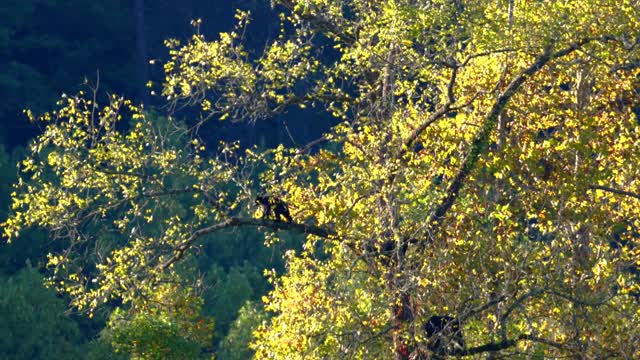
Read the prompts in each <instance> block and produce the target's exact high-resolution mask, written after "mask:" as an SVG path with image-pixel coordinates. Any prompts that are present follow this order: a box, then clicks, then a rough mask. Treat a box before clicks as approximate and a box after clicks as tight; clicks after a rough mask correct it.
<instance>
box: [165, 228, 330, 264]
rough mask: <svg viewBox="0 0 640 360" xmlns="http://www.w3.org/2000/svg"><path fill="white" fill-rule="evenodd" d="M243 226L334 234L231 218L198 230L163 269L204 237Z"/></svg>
mask: <svg viewBox="0 0 640 360" xmlns="http://www.w3.org/2000/svg"><path fill="white" fill-rule="evenodd" d="M241 226H256V227H258V226H262V227H266V228H270V229H273V230H290V231H295V232H299V233H303V234H312V235H316V236H320V237H323V238H327V237H330V236H332V235H333V234H334V233H333V231H331V230H326V229H323V228H319V227H316V226H311V225H306V224H297V223H288V222H282V221H274V220H266V219H253V218H237V217H231V218H228V219H226V220H224V221H222V222H220V223H217V224H214V225H211V226H207V227H204V228H202V229H199V230H196V231H195V232H194V233H193V234H191V236H189V238H188V239H187V240H185V241H184V242H183V243H182V244H181V245H180V246H179V247H178V248H177V249H176V250H175V253H174V255H173V256H172V257H171V258H170V259H169V260H167V261H166V262H165V263H164V264H162V265H161V268H162V269H163V270H164V269H167V268H168V267H170V266H171V265H172V264H173V263H175V262H176V261H178V260H180V259H182V257H183V256H184V254H185V252H186V251H187V250H188V249H189V248H190V247H191V246H192V245H193V244H194V243H195V242H196V241H197V240H198V239H199V238H200V237H202V236H205V235H208V234H211V233H214V232H217V231H220V230H224V229H228V228H235V227H241Z"/></svg>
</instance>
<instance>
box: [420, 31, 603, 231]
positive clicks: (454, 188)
mask: <svg viewBox="0 0 640 360" xmlns="http://www.w3.org/2000/svg"><path fill="white" fill-rule="evenodd" d="M594 40H596V39H595V38H585V39H582V40H580V41H578V42H576V43H573V44H571V45H570V46H568V47H567V48H565V49H562V50H559V51H557V52H555V53H552V52H551V48H550V47H548V48H546V49H545V50H544V52H543V53H542V54H540V55H539V56H538V57H537V58H536V60H535V61H534V62H533V64H531V65H530V66H529V67H528V68H526V69H524V70H522V71H521V72H520V74H518V75H517V76H516V77H515V78H514V79H513V80H511V82H510V83H509V85H507V87H506V88H505V90H504V91H503V92H502V93H501V94H500V95H498V98H497V99H496V102H495V103H494V104H493V106H492V107H491V110H490V111H489V112H488V113H487V115H486V116H485V120H484V125H483V127H482V129H481V130H480V133H479V134H478V136H476V138H475V139H474V140H473V142H472V144H471V149H470V151H469V153H468V155H467V156H466V158H465V159H464V162H463V164H462V167H461V169H460V171H458V174H457V175H456V176H455V178H454V179H453V181H452V182H451V184H450V185H449V187H448V188H447V190H446V192H445V196H444V199H443V200H442V201H441V202H440V205H438V207H437V208H436V210H435V211H434V212H433V214H432V215H431V217H430V218H429V222H428V224H429V227H430V228H431V234H434V233H435V232H436V231H435V230H436V229H437V227H438V226H439V224H440V223H441V221H442V219H443V218H444V216H445V215H446V214H447V212H448V211H449V210H450V209H451V207H452V206H453V204H454V202H455V200H456V199H457V197H458V194H459V193H460V190H462V188H463V187H464V181H465V180H466V178H467V176H469V174H470V173H471V171H473V169H474V168H475V166H476V165H477V163H478V160H479V159H480V155H482V154H484V153H486V151H487V148H488V140H489V136H490V135H491V131H493V129H495V128H496V125H497V121H498V118H499V116H500V113H502V111H503V110H504V108H505V107H506V106H507V104H508V103H509V100H511V98H512V97H513V96H514V95H515V94H516V92H517V91H518V90H519V89H520V87H521V86H522V84H524V82H525V81H526V80H527V79H529V78H530V77H532V76H533V75H535V74H536V73H537V72H538V71H539V70H540V69H542V68H543V67H544V66H545V65H546V64H547V63H549V62H550V61H551V60H554V59H557V58H560V57H563V56H566V55H568V54H571V53H572V52H574V51H576V50H577V49H579V48H580V47H582V46H584V45H585V44H588V43H590V42H592V41H594ZM430 238H431V240H432V235H430ZM428 241H430V240H428Z"/></svg>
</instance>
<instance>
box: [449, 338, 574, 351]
mask: <svg viewBox="0 0 640 360" xmlns="http://www.w3.org/2000/svg"><path fill="white" fill-rule="evenodd" d="M521 340H529V341H534V342H538V343H541V344H545V345H549V346H552V347H555V348H558V349H562V348H563V345H562V344H560V343H557V342H555V341H550V340H547V339H541V338H538V337H536V336H533V335H529V334H521V335H519V336H518V337H516V338H515V339H509V340H504V341H501V342H498V343H489V344H484V345H481V346H476V347H473V348H470V349H466V350H464V351H461V352H460V353H459V354H456V355H459V356H469V355H475V354H482V353H485V352H489V351H500V350H504V349H508V348H510V347H513V346H515V345H516V344H517V343H518V341H521Z"/></svg>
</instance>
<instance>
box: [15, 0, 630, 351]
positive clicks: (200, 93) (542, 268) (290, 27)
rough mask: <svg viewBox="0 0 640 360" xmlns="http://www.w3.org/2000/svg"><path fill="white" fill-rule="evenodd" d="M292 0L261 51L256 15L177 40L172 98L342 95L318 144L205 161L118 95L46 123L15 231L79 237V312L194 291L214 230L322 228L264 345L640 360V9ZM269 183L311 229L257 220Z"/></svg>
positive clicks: (294, 263)
mask: <svg viewBox="0 0 640 360" xmlns="http://www.w3.org/2000/svg"><path fill="white" fill-rule="evenodd" d="M276 3H277V4H279V5H280V6H281V7H279V8H278V9H279V10H280V11H281V15H280V18H281V21H282V29H283V30H282V33H281V36H280V37H279V38H278V39H275V40H274V41H273V42H272V43H270V44H269V45H268V46H267V47H266V49H265V52H264V54H263V55H262V56H261V57H257V58H252V57H249V56H248V55H247V53H246V52H245V51H244V49H243V47H242V45H241V42H242V40H243V35H242V29H244V28H245V26H246V23H247V21H249V18H248V15H247V14H246V13H239V15H238V20H239V25H238V27H237V28H236V30H235V31H234V32H232V33H227V34H222V35H221V37H220V39H219V40H216V41H206V40H205V39H204V37H203V36H202V35H197V36H195V37H194V38H193V39H192V40H191V41H190V42H189V43H188V44H186V45H184V46H181V45H179V44H178V43H175V42H170V45H171V47H172V49H171V52H170V55H171V59H170V61H169V62H167V63H166V64H165V71H166V81H165V86H164V89H163V92H162V94H163V95H165V96H166V97H167V98H168V100H169V101H170V102H171V106H170V108H172V109H174V108H177V107H180V106H189V105H196V106H197V107H198V108H199V109H200V110H201V111H202V112H203V117H202V118H203V119H208V118H210V117H218V118H220V119H225V118H230V119H232V120H240V121H241V120H256V119H261V118H265V117H272V116H276V115H278V114H280V113H282V112H283V111H285V110H286V109H287V108H289V107H290V106H292V105H296V106H300V107H306V106H312V107H315V108H318V109H323V110H326V111H327V112H329V113H330V114H332V115H333V116H334V117H336V118H337V119H340V121H341V122H340V124H338V125H337V126H334V127H332V128H331V129H330V130H329V131H328V132H327V134H326V135H325V136H324V137H323V138H322V139H321V141H324V142H325V144H326V146H323V147H322V149H319V150H317V151H310V150H313V149H314V147H313V145H317V144H318V143H319V142H316V143H314V144H311V145H309V146H306V147H303V148H296V149H286V148H284V147H282V146H281V147H278V148H276V149H273V150H269V151H265V152H259V151H256V150H247V151H245V152H244V153H242V152H240V151H238V149H239V148H238V146H237V145H223V146H222V148H221V149H220V151H219V154H217V155H211V154H210V153H207V152H204V149H203V148H202V145H201V143H200V142H199V141H198V140H197V137H195V134H194V133H193V132H191V131H189V130H187V129H185V128H184V127H182V126H180V124H177V123H176V122H175V121H173V120H172V119H171V118H170V117H169V118H167V119H166V121H162V122H158V121H154V120H153V119H150V118H149V117H145V115H144V114H142V113H141V112H140V110H139V109H137V108H135V107H134V106H132V105H131V104H130V103H129V102H127V101H125V100H122V99H119V98H115V97H114V98H113V99H112V101H111V104H110V105H109V106H107V107H106V108H104V109H99V108H97V105H95V103H94V102H93V101H92V100H86V99H84V97H82V96H78V97H75V98H70V99H65V100H63V103H62V104H61V107H60V110H58V111H57V112H55V113H53V114H51V115H45V116H44V118H43V120H44V121H47V122H48V123H49V125H48V126H47V129H46V130H45V132H44V134H43V135H42V136H40V137H39V139H38V141H37V142H36V143H35V144H34V146H33V148H32V152H31V155H30V157H28V158H27V160H25V162H24V164H23V169H24V171H25V175H24V176H23V177H22V179H21V180H20V181H19V183H18V185H17V192H16V194H15V195H14V196H13V198H14V212H13V215H12V216H11V217H10V218H9V219H8V220H7V221H6V222H5V223H4V226H3V227H4V231H5V234H6V235H7V236H9V237H11V236H15V234H16V233H17V232H19V231H20V230H21V229H22V228H24V227H27V226H34V225H37V226H43V227H45V228H47V229H49V230H50V231H52V234H53V235H54V236H56V238H58V239H59V241H61V242H64V243H65V244H67V247H66V249H67V250H66V251H65V252H63V253H62V254H52V255H51V256H50V257H49V262H50V265H51V266H53V267H54V268H55V270H54V271H55V275H54V276H55V278H54V280H52V281H53V283H55V284H56V286H57V287H58V288H59V289H60V290H62V291H66V292H67V293H69V294H70V295H71V296H72V297H73V299H74V300H73V305H75V306H76V307H78V308H82V309H89V310H93V309H95V308H96V307H97V306H99V305H100V304H102V303H104V302H106V301H108V300H110V299H122V300H124V301H125V302H131V303H134V304H136V306H143V305H141V304H147V303H148V301H149V300H148V299H152V298H153V297H154V294H156V293H158V292H161V291H162V284H164V283H167V282H169V283H179V284H185V283H188V282H185V280H184V273H185V270H186V269H184V268H181V266H179V264H184V263H183V262H180V260H182V259H183V258H185V257H187V255H190V254H193V253H195V252H196V250H197V249H198V248H199V247H200V246H201V243H202V242H203V241H205V240H206V239H207V238H208V235H209V234H211V233H213V232H215V231H218V230H224V229H230V228H236V227H240V226H254V227H256V226H257V227H258V228H259V229H263V230H268V231H275V230H289V231H297V232H303V233H305V234H307V237H306V240H305V241H304V244H303V246H302V249H301V250H298V251H294V250H291V251H289V252H287V254H286V257H285V260H286V263H287V268H286V272H285V273H276V272H275V271H269V272H268V275H269V278H270V281H271V282H272V285H273V290H272V291H271V292H270V293H269V295H268V296H266V297H265V298H264V301H265V303H266V306H267V309H268V310H270V311H272V312H273V315H274V316H273V317H271V318H270V319H268V321H267V320H265V321H264V322H263V324H262V325H261V326H260V327H259V328H258V330H257V331H256V332H255V336H256V339H255V342H254V343H253V345H252V346H253V349H254V350H255V351H256V356H257V357H258V358H274V359H281V358H287V359H298V358H299V359H321V358H339V357H343V356H350V357H353V358H396V359H398V360H405V359H421V358H429V357H431V356H446V355H458V356H481V354H485V353H500V355H502V356H511V357H512V358H516V357H518V356H521V357H523V358H524V357H526V356H528V354H538V355H540V356H549V357H562V356H568V355H575V354H578V355H579V356H582V357H584V358H604V357H620V358H634V357H638V356H640V353H638V349H640V332H639V330H638V329H639V328H640V327H639V326H638V324H640V302H639V301H638V294H639V292H640V282H639V278H638V272H639V270H638V269H639V267H640V253H639V250H640V244H639V243H638V242H639V241H640V236H638V232H637V230H636V229H638V228H640V206H639V205H640V204H639V203H638V202H639V201H640V183H638V181H637V179H638V178H639V177H640V168H639V167H638V164H637V161H635V159H637V158H638V157H639V156H640V121H639V120H638V118H637V115H636V114H634V112H633V110H634V106H637V105H638V89H639V88H640V20H639V17H638V16H637V14H638V13H640V3H638V1H636V0H623V1H621V2H619V1H618V2H613V1H606V0H605V1H572V0H567V1H554V2H537V1H534V2H531V1H516V0H504V1H484V0H478V1H438V0H433V1H419V2H416V1H409V0H395V1H385V2H373V1H365V0H362V1H360V0H354V1H349V2H344V1H326V0H305V1H302V0H300V1H297V0H280V1H276ZM327 44H330V46H327ZM316 50H317V51H316ZM322 51H325V53H324V55H321V54H323V53H322ZM327 53H329V54H330V56H329V55H327ZM123 114H124V115H127V116H128V117H130V118H131V119H132V123H131V125H130V126H129V127H128V128H126V127H124V126H120V127H118V125H117V124H118V120H119V119H120V117H121V116H122V115H123ZM45 175H47V176H45ZM255 176H259V178H260V180H261V184H262V185H261V187H260V188H259V189H258V187H257V186H254V185H253V181H252V179H254V178H255ZM258 191H265V192H267V193H268V194H270V195H271V196H277V197H279V198H281V199H282V200H283V201H284V202H285V203H288V204H291V207H290V211H291V215H292V217H293V219H294V221H293V222H292V223H284V222H280V221H275V220H273V219H261V220H258V219H255V218H254V217H252V216H251V214H252V213H253V210H254V209H255V204H254V202H253V201H252V199H253V196H254V194H255V193H256V192H258ZM107 215H108V217H107ZM106 218H108V219H111V220H110V221H108V222H107V221H104V219H106ZM113 219H115V220H113ZM110 231H116V232H118V233H119V237H118V238H117V239H126V240H114V239H112V240H111V241H110V239H108V238H105V235H103V234H105V233H108V232H110ZM271 235H272V236H271V238H273V235H274V234H273V233H271ZM81 260H82V261H81ZM86 264H89V266H88V267H87V266H86ZM92 266H94V267H95V269H92V268H91V267H92ZM434 314H440V315H442V314H446V315H451V316H455V317H457V318H458V319H459V321H460V322H461V323H462V325H463V326H462V327H463V330H464V331H463V332H464V336H465V340H466V346H465V347H464V348H463V349H458V350H456V351H451V352H449V353H447V352H445V353H442V351H441V350H440V353H436V354H434V352H437V351H438V350H436V349H434V347H433V346H431V345H432V342H431V341H430V339H428V338H426V334H425V332H424V331H422V327H423V325H424V323H425V322H426V320H427V319H428V318H429V317H430V316H432V315H434ZM151 320H153V319H149V318H147V319H146V320H144V321H142V322H139V323H136V324H138V325H137V326H139V327H140V328H145V327H148V326H151V325H153V326H156V325H157V324H158V322H159V323H160V324H165V325H166V322H164V321H165V320H162V319H155V320H153V321H151ZM154 324H155V325H154ZM163 326H164V325H163ZM159 328H160V329H162V330H161V331H169V332H171V331H172V330H171V329H174V328H167V327H162V326H160V327H159ZM125 334H126V336H125V337H126V338H129V337H130V334H129V333H128V332H127V333H125ZM163 348H165V349H166V346H165V347H163Z"/></svg>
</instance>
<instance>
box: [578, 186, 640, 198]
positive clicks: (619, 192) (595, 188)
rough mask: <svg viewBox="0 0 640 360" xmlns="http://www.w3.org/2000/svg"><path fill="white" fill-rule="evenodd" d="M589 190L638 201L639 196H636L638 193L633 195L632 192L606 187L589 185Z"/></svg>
mask: <svg viewBox="0 0 640 360" xmlns="http://www.w3.org/2000/svg"><path fill="white" fill-rule="evenodd" d="M589 189H593V190H602V191H606V192H610V193H614V194H617V195H623V196H629V197H632V198H636V199H640V194H638V193H634V192H631V191H625V190H618V189H615V188H612V187H608V186H602V185H590V186H589Z"/></svg>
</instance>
